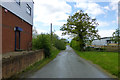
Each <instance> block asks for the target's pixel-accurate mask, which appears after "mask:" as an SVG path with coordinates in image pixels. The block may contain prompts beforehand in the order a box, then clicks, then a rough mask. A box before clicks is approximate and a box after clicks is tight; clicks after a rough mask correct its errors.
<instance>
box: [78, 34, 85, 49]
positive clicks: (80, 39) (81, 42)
mask: <svg viewBox="0 0 120 80" xmlns="http://www.w3.org/2000/svg"><path fill="white" fill-rule="evenodd" d="M79 42H80V43H79V45H80V50H81V51H84V47H85V44H84V40H83V36H82V35H81V34H79Z"/></svg>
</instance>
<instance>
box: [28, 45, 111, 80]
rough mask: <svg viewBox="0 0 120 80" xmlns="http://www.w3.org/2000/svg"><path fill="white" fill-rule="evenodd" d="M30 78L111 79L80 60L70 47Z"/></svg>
mask: <svg viewBox="0 0 120 80" xmlns="http://www.w3.org/2000/svg"><path fill="white" fill-rule="evenodd" d="M28 78H109V77H108V76H107V75H106V74H105V73H103V72H101V71H100V70H99V69H97V68H96V67H94V66H93V65H91V64H90V63H88V62H87V61H85V60H84V59H82V58H80V57H79V56H78V55H77V54H76V53H75V52H74V51H73V49H72V48H71V47H70V46H67V49H66V50H64V51H62V52H60V53H59V55H58V56H57V57H56V58H55V59H54V60H53V61H51V62H50V63H48V64H47V65H46V66H44V67H43V68H42V69H40V70H38V71H37V72H35V73H33V74H31V75H29V76H28Z"/></svg>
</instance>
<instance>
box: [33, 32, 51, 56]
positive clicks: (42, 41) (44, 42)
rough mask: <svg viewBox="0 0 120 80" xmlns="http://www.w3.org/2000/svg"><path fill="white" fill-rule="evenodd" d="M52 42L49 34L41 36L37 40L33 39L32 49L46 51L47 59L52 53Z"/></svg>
mask: <svg viewBox="0 0 120 80" xmlns="http://www.w3.org/2000/svg"><path fill="white" fill-rule="evenodd" d="M51 46H52V45H51V41H50V35H49V34H40V35H38V36H37V38H33V40H32V47H33V50H36V49H44V51H45V57H49V56H50V53H51Z"/></svg>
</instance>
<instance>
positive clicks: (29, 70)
mask: <svg viewBox="0 0 120 80" xmlns="http://www.w3.org/2000/svg"><path fill="white" fill-rule="evenodd" d="M59 52H60V50H58V49H56V48H55V47H52V51H51V56H50V58H44V59H43V60H41V61H39V62H36V63H35V64H33V65H31V66H29V67H28V68H26V69H25V70H23V71H22V72H20V73H18V74H17V75H14V76H12V77H11V78H10V79H12V80H17V79H18V78H21V76H22V77H23V75H27V74H29V73H33V72H36V71H37V70H39V69H41V68H42V67H43V66H45V65H46V64H48V63H49V62H50V61H52V60H53V59H54V58H56V56H57V55H58V53H59ZM23 78H24V77H23Z"/></svg>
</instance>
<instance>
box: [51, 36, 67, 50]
mask: <svg viewBox="0 0 120 80" xmlns="http://www.w3.org/2000/svg"><path fill="white" fill-rule="evenodd" d="M66 41H67V40H66V39H59V37H58V36H57V35H56V34H53V36H52V43H53V45H54V46H55V47H56V48H57V49H59V50H65V49H66V44H67V43H66Z"/></svg>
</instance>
